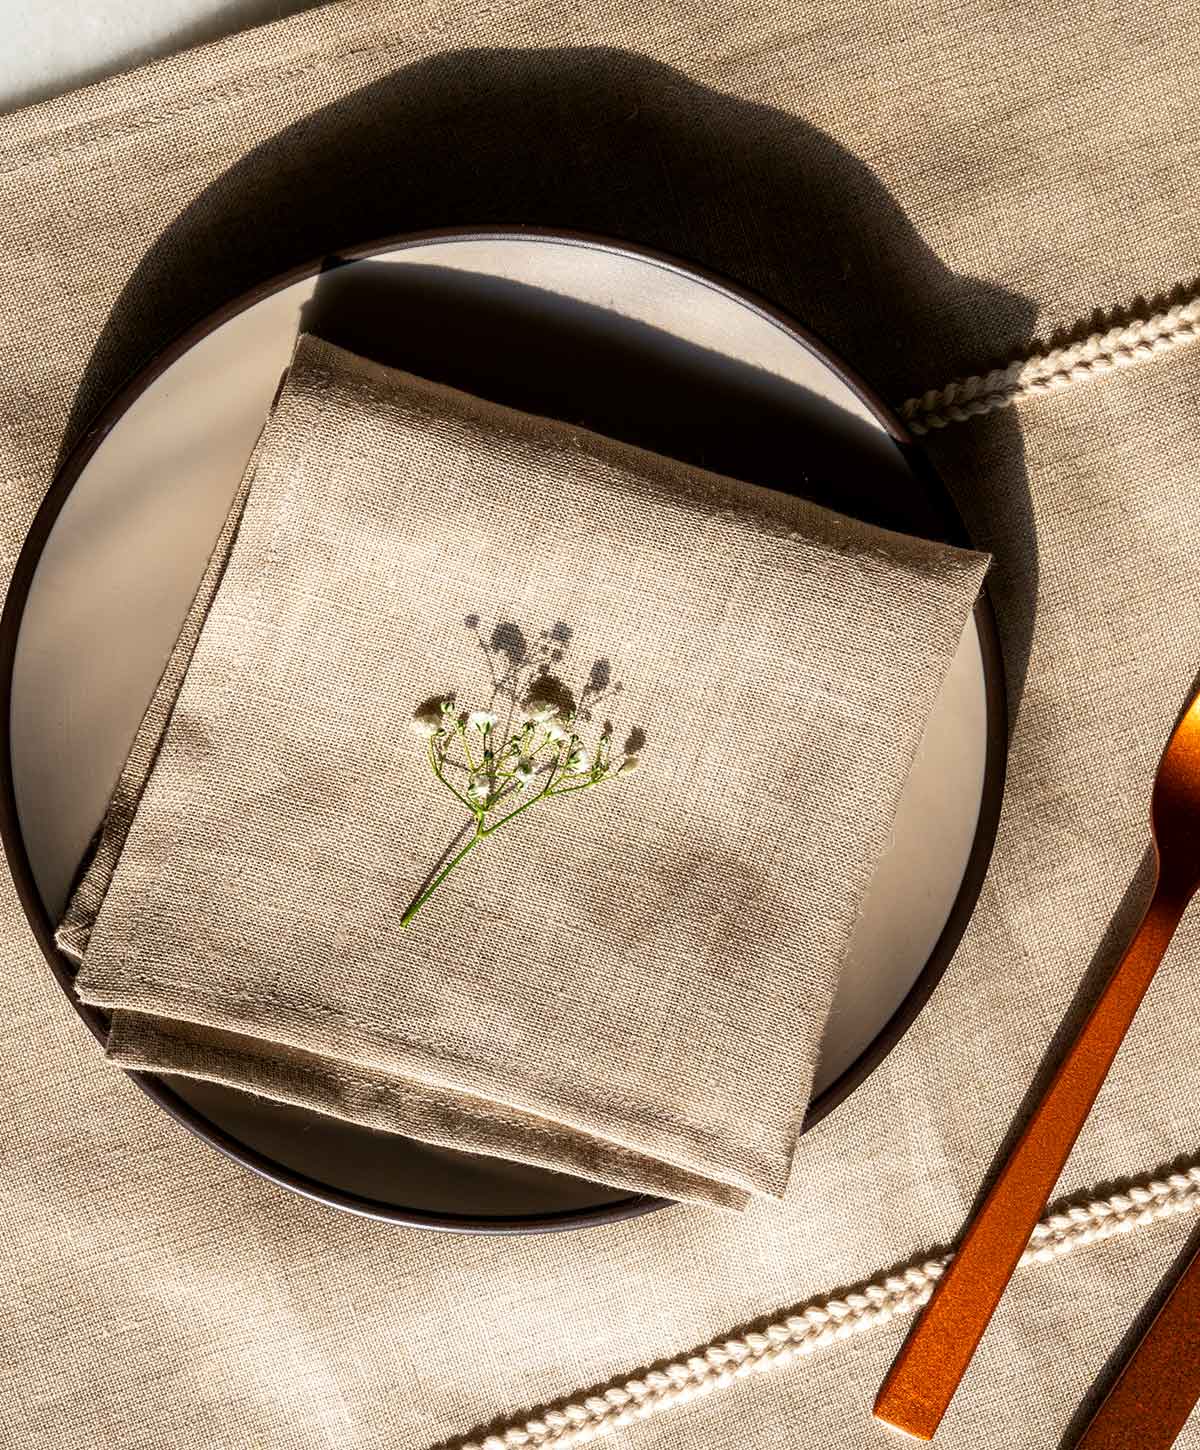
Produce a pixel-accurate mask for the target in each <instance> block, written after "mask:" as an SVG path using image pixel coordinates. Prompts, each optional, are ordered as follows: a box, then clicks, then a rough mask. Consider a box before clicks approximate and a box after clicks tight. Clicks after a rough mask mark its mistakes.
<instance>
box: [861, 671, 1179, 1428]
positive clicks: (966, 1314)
mask: <svg viewBox="0 0 1200 1450" xmlns="http://www.w3.org/2000/svg"><path fill="white" fill-rule="evenodd" d="M1150 818H1151V826H1152V829H1153V833H1154V844H1155V863H1156V878H1155V886H1154V893H1153V895H1152V896H1151V898H1150V904H1149V906H1148V907H1147V909H1146V914H1145V916H1144V917H1143V918H1142V922H1141V925H1140V926H1139V927H1138V929H1137V932H1136V933H1135V934H1134V937H1133V940H1132V941H1131V942H1130V943H1129V946H1128V947H1127V948H1126V950H1125V955H1124V956H1123V957H1122V958H1121V960H1120V961H1119V962H1118V963H1117V966H1116V968H1115V969H1114V971H1113V973H1112V976H1111V977H1110V978H1109V980H1108V983H1107V985H1106V986H1105V988H1104V990H1103V992H1102V993H1101V994H1100V997H1099V999H1098V1001H1097V1002H1096V1004H1095V1006H1094V1007H1093V1008H1092V1010H1091V1012H1090V1014H1089V1015H1088V1018H1087V1020H1086V1021H1085V1022H1084V1024H1083V1026H1082V1027H1081V1028H1080V1030H1079V1033H1078V1035H1077V1036H1076V1038H1075V1040H1074V1042H1072V1044H1071V1046H1070V1047H1069V1048H1068V1049H1067V1052H1066V1055H1065V1056H1064V1057H1063V1059H1062V1061H1061V1062H1060V1063H1059V1065H1058V1069H1057V1071H1056V1072H1055V1074H1054V1077H1053V1079H1052V1081H1051V1083H1050V1086H1049V1087H1048V1088H1047V1089H1046V1091H1045V1093H1044V1094H1043V1095H1042V1098H1041V1101H1040V1102H1039V1103H1038V1104H1037V1106H1036V1107H1035V1108H1034V1110H1033V1113H1032V1115H1031V1117H1030V1118H1029V1121H1028V1122H1027V1123H1026V1124H1025V1127H1024V1129H1023V1130H1022V1132H1021V1136H1020V1137H1019V1138H1018V1139H1017V1142H1016V1145H1015V1147H1014V1148H1013V1149H1012V1151H1011V1152H1010V1153H1009V1155H1008V1157H1007V1158H1006V1160H1005V1162H1004V1166H1003V1167H1002V1168H1001V1169H1000V1172H999V1175H998V1176H997V1178H996V1181H995V1182H994V1183H993V1185H992V1187H991V1189H990V1190H989V1191H988V1194H987V1196H986V1197H985V1198H984V1200H983V1203H982V1204H981V1205H980V1207H979V1209H978V1210H977V1211H976V1213H975V1216H974V1217H973V1218H972V1219H971V1222H970V1223H969V1224H968V1226H967V1231H966V1233H965V1235H964V1236H963V1239H962V1242H961V1244H960V1245H959V1247H958V1250H957V1252H956V1253H955V1255H954V1258H953V1259H952V1261H951V1263H950V1266H949V1268H948V1269H947V1270H946V1272H945V1274H943V1276H942V1278H941V1279H940V1280H939V1282H938V1285H937V1288H936V1289H935V1290H934V1292H933V1297H932V1298H931V1299H930V1301H929V1303H928V1305H927V1306H926V1307H925V1311H924V1313H923V1314H922V1315H921V1317H920V1319H919V1320H918V1321H917V1323H916V1326H915V1328H914V1329H913V1331H912V1333H911V1334H910V1335H909V1337H908V1339H907V1341H906V1342H905V1344H904V1346H903V1348H902V1349H901V1350H900V1353H899V1354H898V1355H897V1357H896V1361H895V1363H894V1364H893V1365H892V1368H891V1370H890V1371H889V1372H888V1376H887V1378H886V1379H885V1380H884V1382H883V1386H882V1388H881V1389H880V1391H879V1396H878V1398H877V1399H876V1401H875V1416H876V1418H877V1419H879V1420H882V1421H884V1423H886V1424H888V1425H891V1426H892V1427H894V1428H895V1429H897V1430H902V1431H904V1432H906V1433H907V1434H909V1435H912V1436H915V1437H916V1438H917V1439H919V1440H931V1439H932V1438H933V1435H934V1432H935V1431H936V1429H937V1427H938V1425H939V1423H940V1422H941V1419H942V1416H943V1415H944V1414H945V1412H946V1407H947V1406H948V1405H949V1403H950V1400H951V1397H952V1396H953V1394H954V1391H955V1390H956V1389H957V1388H958V1384H959V1381H960V1380H961V1379H962V1377H963V1374H964V1373H965V1371H966V1368H967V1366H968V1365H969V1364H970V1362H971V1356H972V1355H973V1354H974V1353H975V1349H976V1346H977V1345H978V1344H979V1341H980V1339H981V1338H982V1337H983V1332H984V1330H985V1329H986V1328H987V1325H988V1321H989V1320H990V1319H991V1317H992V1314H993V1313H994V1311H995V1308H996V1305H997V1304H998V1303H999V1302H1000V1296H1001V1295H1002V1294H1003V1293H1004V1289H1005V1286H1006V1285H1007V1284H1008V1281H1009V1279H1010V1278H1011V1277H1012V1272H1013V1270H1014V1269H1015V1268H1016V1266H1017V1261H1018V1260H1019V1259H1020V1257H1021V1253H1022V1251H1023V1250H1024V1248H1025V1245H1026V1244H1027V1243H1028V1241H1029V1236H1030V1234H1031V1233H1032V1232H1033V1228H1034V1225H1035V1224H1036V1223H1037V1221H1038V1218H1039V1217H1040V1215H1041V1213H1042V1210H1043V1209H1044V1207H1045V1205H1046V1201H1047V1199H1048V1198H1049V1197H1050V1195H1051V1193H1052V1192H1053V1189H1054V1185H1055V1183H1056V1182H1057V1180H1058V1176H1059V1174H1060V1173H1061V1171H1062V1167H1063V1164H1064V1163H1065V1162H1066V1161H1067V1156H1068V1154H1069V1153H1070V1151H1071V1148H1072V1147H1073V1146H1074V1143H1075V1139H1076V1138H1077V1137H1078V1136H1079V1131H1080V1129H1081V1128H1082V1127H1083V1124H1084V1122H1085V1120H1086V1118H1087V1115H1088V1113H1089V1112H1090V1111H1091V1108H1092V1104H1093V1103H1094V1102H1095V1100H1096V1094H1097V1093H1098V1092H1099V1091H1100V1087H1101V1085H1102V1084H1103V1082H1104V1079H1105V1077H1106V1076H1107V1075H1108V1070H1109V1068H1110V1067H1111V1066H1112V1061H1113V1058H1114V1057H1115V1056H1116V1055H1117V1049H1118V1048H1119V1047H1120V1045H1121V1041H1122V1039H1123V1038H1124V1036H1125V1033H1126V1032H1127V1031H1128V1029H1129V1025H1130V1023H1131V1022H1132V1021H1133V1018H1134V1014H1135V1013H1136V1011H1137V1009H1138V1005H1139V1003H1140V1002H1141V1000H1142V997H1143V996H1144V995H1145V992H1146V988H1147V987H1148V986H1149V985H1150V981H1151V978H1152V977H1153V976H1154V973H1155V970H1156V969H1157V967H1158V964H1159V962H1160V961H1161V960H1162V958H1163V954H1164V952H1165V951H1166V949H1167V946H1168V944H1169V942H1170V940H1171V937H1172V936H1173V935H1174V932H1175V928H1176V926H1177V925H1178V924H1179V920H1180V918H1181V917H1182V915H1183V913H1184V911H1185V909H1186V907H1187V904H1188V902H1189V901H1190V900H1191V898H1192V895H1193V894H1194V893H1195V891H1196V889H1197V887H1198V886H1200V696H1197V697H1195V698H1194V699H1193V700H1192V701H1191V703H1190V704H1189V706H1188V708H1187V710H1186V711H1185V713H1184V715H1183V717H1182V719H1181V720H1180V721H1179V723H1178V725H1176V727H1175V730H1174V732H1173V733H1172V735H1171V738H1170V740H1168V742H1167V747H1166V750H1165V751H1164V752H1163V757H1162V760H1161V761H1160V763H1159V767H1158V774H1157V776H1156V777H1155V781H1154V791H1153V796H1152V800H1151V808H1150ZM1131 1443H1132V1442H1131Z"/></svg>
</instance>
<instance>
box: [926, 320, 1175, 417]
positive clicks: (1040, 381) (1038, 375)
mask: <svg viewBox="0 0 1200 1450" xmlns="http://www.w3.org/2000/svg"><path fill="white" fill-rule="evenodd" d="M1198 339H1200V294H1198V295H1196V296H1194V297H1192V298H1191V299H1190V300H1189V301H1187V302H1181V303H1179V304H1178V305H1177V306H1175V307H1171V308H1169V309H1168V310H1167V311H1166V312H1158V313H1155V315H1154V316H1153V317H1148V318H1146V319H1145V321H1141V322H1131V323H1129V324H1127V325H1126V326H1124V327H1114V328H1112V329H1111V330H1110V331H1109V332H1094V333H1093V334H1092V335H1091V337H1089V338H1086V339H1085V340H1084V341H1083V342H1078V343H1074V344H1072V346H1070V347H1060V348H1055V349H1054V350H1053V351H1052V352H1047V353H1043V354H1040V355H1035V356H1033V357H1031V358H1025V359H1018V360H1017V361H1016V362H1013V363H1010V364H1009V365H1008V367H1006V368H995V369H994V370H993V371H992V372H990V373H985V374H984V375H983V376H978V375H974V376H972V377H969V378H961V379H959V380H958V381H956V382H953V383H947V384H946V386H945V387H943V388H932V389H930V391H929V392H927V393H922V394H921V396H920V397H918V398H909V400H908V401H907V402H906V403H904V404H903V405H902V407H901V409H900V412H901V415H902V416H903V417H904V419H905V420H906V421H907V423H908V425H909V427H910V428H911V429H912V431H913V432H914V433H928V432H929V430H930V429H931V428H945V427H946V425H947V424H948V423H965V422H966V420H967V419H968V418H973V417H976V416H977V415H978V414H980V413H994V412H996V411H997V409H999V408H1008V407H1010V406H1011V405H1012V404H1013V403H1015V402H1016V401H1017V400H1018V399H1019V398H1026V397H1029V396H1030V395H1032V394H1036V393H1053V392H1058V391H1059V390H1060V389H1062V388H1070V387H1073V386H1074V385H1075V384H1076V383H1082V382H1086V381H1087V380H1088V379H1089V378H1095V377H1099V376H1101V375H1102V374H1103V373H1109V372H1112V371H1113V370H1114V369H1116V368H1127V367H1132V366H1133V365H1134V364H1135V363H1140V362H1145V361H1146V360H1147V359H1148V358H1152V357H1157V356H1158V354H1159V353H1163V352H1170V351H1172V350H1173V349H1175V348H1178V347H1184V346H1186V345H1187V344H1188V343H1193V342H1196V341H1197V340H1198Z"/></svg>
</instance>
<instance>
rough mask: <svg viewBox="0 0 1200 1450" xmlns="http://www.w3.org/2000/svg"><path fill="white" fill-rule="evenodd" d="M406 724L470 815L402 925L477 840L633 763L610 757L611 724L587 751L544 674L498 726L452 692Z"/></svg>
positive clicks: (565, 700)
mask: <svg viewBox="0 0 1200 1450" xmlns="http://www.w3.org/2000/svg"><path fill="white" fill-rule="evenodd" d="M411 724H412V728H413V730H414V731H415V732H416V733H417V734H418V735H421V736H423V737H424V739H425V741H426V750H427V756H428V761H429V768H430V769H431V770H432V771H433V774H434V776H435V777H436V778H437V779H438V781H440V782H441V784H442V785H443V786H444V787H445V788H446V789H447V790H448V791H449V792H450V794H451V795H452V796H454V798H455V799H456V800H457V801H459V802H461V804H462V805H464V806H465V807H466V808H467V810H468V811H470V813H471V819H470V821H469V822H468V829H469V830H470V832H471V834H470V836H469V838H468V840H467V843H466V845H464V846H463V847H462V849H461V850H460V851H459V852H458V853H457V854H456V855H455V856H454V857H452V858H451V860H450V861H449V862H448V863H447V864H446V865H445V866H444V867H443V868H442V869H441V870H440V871H439V872H438V873H437V875H436V876H434V878H433V880H432V881H430V882H429V884H428V885H427V886H425V887H424V888H423V889H422V890H421V891H420V892H419V893H418V894H417V896H416V897H415V898H414V899H413V901H412V902H411V904H410V905H409V906H408V908H407V910H406V911H405V912H404V915H403V916H402V917H401V918H400V925H401V926H407V925H408V923H409V922H410V921H411V920H412V919H413V917H414V916H416V914H417V912H418V911H420V909H421V907H422V906H424V904H425V903H426V902H427V901H428V900H429V898H430V897H431V896H432V895H433V893H434V892H435V891H436V890H437V889H438V887H439V886H440V885H441V884H442V882H443V881H445V879H446V877H447V876H449V875H450V873H451V872H452V871H454V870H455V869H456V868H457V867H458V866H459V865H460V863H461V862H462V861H463V859H464V858H465V857H466V856H467V855H469V854H470V852H472V851H473V850H474V849H475V847H476V846H478V845H479V843H480V841H483V840H486V838H487V837H488V836H491V835H493V834H494V833H495V832H496V831H498V830H499V829H500V828H501V827H502V826H506V825H508V823H509V822H510V821H513V820H515V819H516V818H517V816H519V815H521V814H522V813H523V812H524V811H527V810H529V809H530V808H531V807H532V806H535V805H537V804H538V803H539V802H541V801H549V800H557V799H559V798H560V797H561V796H567V795H575V794H577V793H578V792H579V791H582V790H587V789H589V788H590V787H591V786H595V785H600V784H602V783H603V782H605V781H610V780H616V779H617V778H618V777H619V776H625V775H628V774H629V772H630V771H632V770H633V769H634V768H635V767H636V765H637V763H638V757H637V755H636V754H632V753H626V754H624V755H622V756H619V757H617V758H615V759H614V757H613V753H612V726H611V725H610V724H607V723H606V724H605V725H604V727H603V728H602V729H601V731H600V734H599V736H598V737H597V738H596V740H595V743H594V744H593V745H590V746H589V745H588V743H587V742H586V741H585V740H584V738H583V736H582V734H581V733H580V731H581V728H582V727H581V725H580V722H579V718H578V714H577V712H576V710H575V708H574V706H573V704H572V702H571V698H570V695H569V694H568V693H567V692H566V691H565V690H564V689H563V687H562V686H561V685H560V684H559V683H558V682H557V681H556V680H553V679H551V678H550V677H548V676H547V677H540V678H538V679H536V680H534V681H533V683H532V684H531V685H530V687H529V689H528V691H527V692H526V694H525V696H524V698H523V699H522V700H521V701H520V702H519V704H518V706H517V708H516V710H515V712H513V713H512V718H511V720H510V722H509V723H508V724H507V725H505V726H501V724H500V719H499V716H498V715H497V714H496V712H495V711H494V710H490V709H487V710H460V709H459V708H458V706H457V705H456V703H455V700H454V697H453V696H452V695H445V696H440V697H434V698H433V699H431V700H426V701H424V702H423V703H422V704H420V705H418V706H417V708H416V709H415V710H414V711H413V716H412V721H411Z"/></svg>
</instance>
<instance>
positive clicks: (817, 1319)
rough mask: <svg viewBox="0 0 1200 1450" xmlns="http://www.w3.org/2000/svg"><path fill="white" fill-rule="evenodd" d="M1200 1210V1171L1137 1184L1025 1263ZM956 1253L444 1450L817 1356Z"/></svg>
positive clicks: (547, 1431) (494, 1446) (568, 1442)
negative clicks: (816, 1352)
mask: <svg viewBox="0 0 1200 1450" xmlns="http://www.w3.org/2000/svg"><path fill="white" fill-rule="evenodd" d="M1197 1210H1200V1165H1197V1166H1195V1167H1192V1168H1188V1169H1186V1170H1183V1171H1181V1172H1178V1173H1172V1174H1170V1175H1168V1176H1167V1177H1165V1178H1152V1179H1149V1180H1147V1181H1144V1182H1142V1183H1140V1184H1135V1185H1133V1186H1131V1187H1129V1188H1126V1189H1124V1190H1123V1191H1122V1192H1120V1193H1114V1194H1112V1195H1111V1197H1109V1198H1099V1199H1093V1200H1092V1201H1091V1202H1089V1203H1083V1204H1078V1205H1075V1206H1068V1207H1066V1208H1063V1209H1061V1210H1060V1211H1059V1212H1057V1213H1051V1214H1048V1215H1047V1216H1046V1217H1045V1218H1044V1219H1042V1221H1041V1222H1040V1223H1039V1224H1038V1226H1037V1227H1036V1228H1035V1229H1034V1231H1033V1234H1032V1236H1031V1238H1030V1240H1029V1247H1028V1248H1027V1249H1026V1250H1025V1252H1024V1254H1023V1255H1022V1256H1021V1264H1022V1265H1023V1266H1028V1265H1035V1264H1046V1263H1050V1262H1052V1261H1054V1260H1055V1259H1060V1258H1063V1257H1064V1256H1065V1255H1067V1254H1071V1253H1074V1251H1075V1250H1076V1249H1079V1248H1083V1247H1084V1246H1085V1245H1088V1244H1094V1243H1100V1242H1102V1241H1103V1240H1104V1239H1109V1238H1113V1237H1115V1236H1116V1235H1117V1234H1126V1233H1132V1232H1133V1231H1134V1230H1135V1229H1139V1228H1144V1227H1146V1226H1147V1225H1149V1224H1152V1223H1156V1222H1157V1221H1158V1220H1159V1219H1165V1218H1171V1217H1173V1216H1175V1215H1176V1214H1184V1213H1194V1212H1196V1211H1197ZM951 1257H952V1255H950V1254H945V1255H943V1256H942V1257H940V1258H931V1259H926V1260H925V1262H924V1263H921V1264H915V1265H913V1266H912V1267H910V1268H907V1269H903V1270H901V1271H899V1272H897V1273H894V1274H889V1275H887V1276H886V1277H884V1278H881V1279H878V1280H875V1281H874V1282H872V1283H869V1284H866V1285H864V1286H863V1287H862V1288H859V1289H856V1290H855V1291H853V1292H852V1293H849V1294H846V1295H845V1296H844V1297H843V1298H840V1299H832V1298H831V1299H825V1300H821V1301H819V1302H816V1303H812V1304H809V1305H807V1306H806V1307H804V1308H803V1309H800V1310H798V1311H797V1312H796V1313H794V1314H789V1315H788V1316H787V1317H786V1318H783V1319H779V1320H776V1321H775V1322H774V1323H772V1324H768V1325H767V1326H766V1327H765V1328H763V1329H760V1330H756V1331H753V1332H748V1333H745V1334H743V1335H741V1336H740V1337H738V1338H734V1339H725V1340H720V1341H714V1342H713V1343H712V1344H709V1345H706V1346H705V1347H704V1348H702V1349H700V1350H698V1351H697V1352H696V1353H695V1354H693V1355H690V1356H689V1357H688V1358H687V1359H682V1360H677V1361H675V1362H674V1363H671V1364H668V1365H665V1366H664V1367H663V1368H661V1369H653V1370H648V1371H645V1372H644V1373H643V1374H642V1375H640V1376H639V1377H637V1378H635V1379H628V1380H624V1381H623V1382H621V1383H617V1384H613V1385H610V1386H609V1387H608V1388H606V1389H603V1390H600V1391H598V1392H597V1393H596V1394H594V1395H589V1396H587V1397H586V1398H584V1399H580V1400H576V1401H570V1402H560V1403H559V1404H558V1405H556V1406H554V1407H552V1408H550V1409H547V1410H544V1411H542V1412H541V1414H540V1415H539V1416H538V1417H537V1418H536V1419H530V1420H526V1421H524V1422H523V1423H519V1424H518V1423H514V1424H512V1425H509V1426H508V1427H506V1428H504V1429H502V1430H500V1431H498V1432H497V1433H494V1434H489V1435H487V1436H485V1437H484V1438H483V1439H481V1440H460V1441H456V1442H454V1443H452V1444H448V1445H446V1446H444V1447H443V1450H568V1447H571V1446H575V1445H583V1444H585V1443H586V1442H587V1441H589V1440H594V1439H595V1438H596V1437H597V1436H600V1435H608V1434H611V1433H612V1432H613V1431H614V1430H618V1429H620V1428H621V1426H623V1425H629V1424H632V1423H633V1422H634V1421H635V1420H644V1419H647V1418H648V1417H649V1416H651V1415H658V1414H662V1413H663V1411H665V1410H670V1409H674V1408H675V1407H676V1406H677V1405H685V1404H687V1403H688V1401H690V1400H695V1399H699V1398H700V1397H701V1396H703V1395H709V1394H712V1393H713V1392H714V1391H715V1390H725V1389H728V1388H730V1387H731V1386H732V1385H734V1384H735V1383H736V1382H737V1381H738V1380H740V1379H744V1378H745V1377H746V1376H747V1375H751V1374H764V1373H768V1372H769V1371H771V1370H774V1369H779V1368H780V1367H781V1366H783V1365H787V1364H791V1363H792V1362H793V1361H794V1360H796V1359H802V1358H805V1357H806V1356H808V1355H810V1354H813V1353H814V1352H815V1351H816V1350H818V1349H822V1348H824V1347H825V1346H826V1345H828V1344H833V1343H834V1342H835V1341H837V1340H840V1339H848V1338H849V1337H850V1336H852V1335H855V1334H864V1333H866V1332H868V1331H869V1330H872V1329H876V1328H878V1327H879V1326H881V1325H884V1324H887V1323H888V1322H889V1321H890V1320H892V1319H896V1318H899V1317H901V1316H903V1315H907V1314H913V1313H915V1312H916V1311H917V1310H918V1309H919V1308H920V1307H921V1306H922V1305H923V1304H924V1303H925V1302H926V1300H927V1299H928V1298H929V1296H930V1295H931V1294H932V1293H933V1286H934V1284H935V1283H936V1282H937V1280H938V1278H939V1277H940V1276H941V1274H942V1272H943V1271H944V1270H945V1268H946V1265H947V1264H948V1263H949V1262H950V1259H951Z"/></svg>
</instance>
